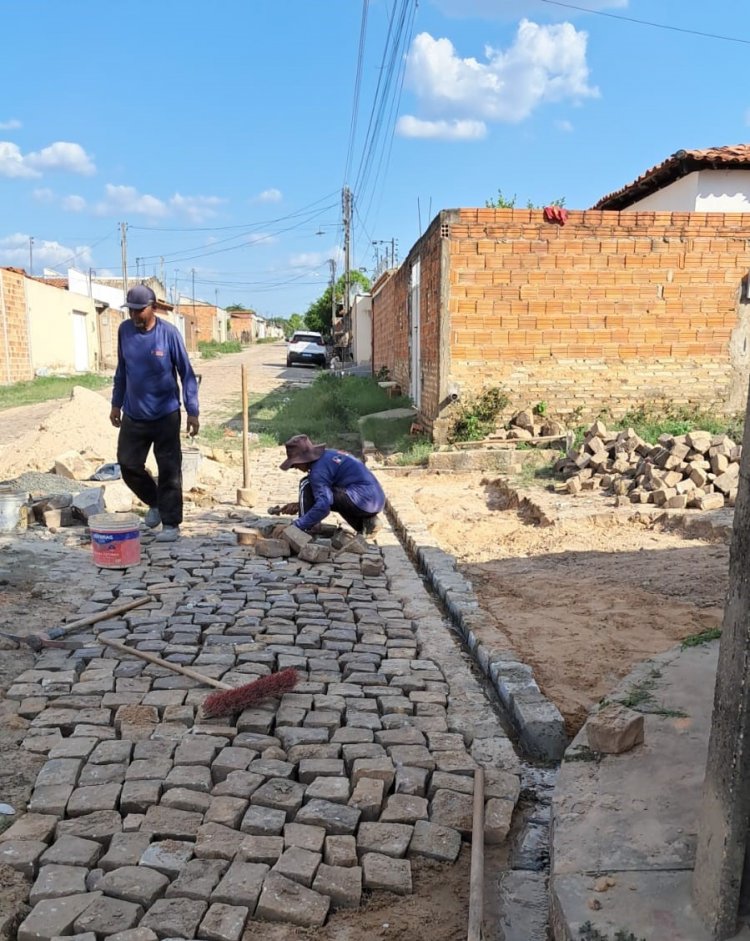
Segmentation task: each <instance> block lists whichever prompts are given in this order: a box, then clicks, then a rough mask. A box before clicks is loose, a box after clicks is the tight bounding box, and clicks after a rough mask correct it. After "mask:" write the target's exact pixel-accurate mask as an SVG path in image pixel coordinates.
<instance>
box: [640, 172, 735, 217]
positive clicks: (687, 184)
mask: <svg viewBox="0 0 750 941" xmlns="http://www.w3.org/2000/svg"><path fill="white" fill-rule="evenodd" d="M643 211H651V212H750V170H701V171H699V172H695V173H689V174H688V175H687V176H684V177H682V178H681V179H679V180H675V181H674V183H670V184H669V186H665V187H663V188H662V189H660V190H657V191H656V192H655V193H651V194H650V195H649V196H646V197H645V198H644V199H640V200H638V202H635V203H632V204H631V205H630V206H627V207H626V208H625V209H624V210H623V212H643Z"/></svg>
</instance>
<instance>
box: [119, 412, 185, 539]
mask: <svg viewBox="0 0 750 941" xmlns="http://www.w3.org/2000/svg"><path fill="white" fill-rule="evenodd" d="M152 445H153V448H154V457H155V458H156V466H157V467H158V469H159V481H158V484H157V482H156V481H155V480H154V478H153V477H152V476H151V474H149V472H148V471H147V470H146V457H147V456H148V451H149V448H150V447H151V446H152ZM117 463H118V464H119V465H120V471H121V473H122V479H123V480H124V481H125V483H126V484H127V485H128V487H130V489H131V490H132V491H133V493H134V494H135V495H136V496H137V497H138V499H139V500H142V501H143V502H144V503H145V504H146V505H147V506H155V507H158V509H159V515H160V516H161V521H162V523H163V524H164V525H165V526H179V525H180V523H181V522H182V448H181V447H180V410H179V409H177V411H174V412H172V413H171V414H169V415H166V416H165V417H164V418H157V419H156V420H155V421H135V420H134V419H132V418H128V416H127V415H123V416H122V425H121V426H120V435H119V438H118V439H117Z"/></svg>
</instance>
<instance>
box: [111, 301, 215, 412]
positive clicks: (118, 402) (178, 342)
mask: <svg viewBox="0 0 750 941" xmlns="http://www.w3.org/2000/svg"><path fill="white" fill-rule="evenodd" d="M178 375H179V377H180V382H181V383H182V395H183V398H184V400H185V410H186V411H187V413H188V415H190V416H192V417H194V418H197V417H198V380H197V379H196V378H195V373H194V372H193V367H192V366H191V365H190V360H189V359H188V355H187V350H186V349H185V344H184V343H183V341H182V337H181V336H180V332H179V330H178V329H177V328H176V327H173V326H172V324H171V323H167V322H166V321H164V320H160V319H159V318H158V317H157V318H156V325H155V326H154V328H153V329H152V330H146V331H141V330H138V329H137V328H136V326H135V324H134V323H133V321H132V320H124V321H123V322H122V323H121V324H120V329H119V330H118V331H117V370H116V372H115V380H114V387H113V389H112V405H113V406H114V407H115V408H121V409H122V410H123V411H124V412H125V414H126V415H127V416H128V418H133V419H135V420H136V421H154V420H155V419H157V418H164V417H165V416H166V415H169V414H171V413H172V412H174V411H176V410H177V409H178V408H179V407H180V389H179V386H178V385H177V376H178Z"/></svg>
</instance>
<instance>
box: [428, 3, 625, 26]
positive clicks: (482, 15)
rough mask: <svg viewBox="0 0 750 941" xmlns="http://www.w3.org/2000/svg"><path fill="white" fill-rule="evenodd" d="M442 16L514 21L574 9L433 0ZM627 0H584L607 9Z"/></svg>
mask: <svg viewBox="0 0 750 941" xmlns="http://www.w3.org/2000/svg"><path fill="white" fill-rule="evenodd" d="M433 2H434V3H435V6H437V7H438V8H439V9H440V10H441V11H442V12H443V13H444V14H445V15H446V16H453V17H457V18H461V19H481V20H504V21H506V22H508V21H512V20H517V19H519V18H520V17H522V16H545V17H548V18H550V17H551V18H555V16H557V17H562V16H565V17H570V16H575V15H576V13H581V12H582V11H576V10H571V9H567V8H565V7H556V6H555V5H554V4H549V3H544V2H542V0H433ZM627 5H628V0H586V3H585V4H584V6H586V7H588V8H589V10H607V9H614V8H617V7H620V8H622V7H626V6H627Z"/></svg>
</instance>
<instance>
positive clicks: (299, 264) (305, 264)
mask: <svg viewBox="0 0 750 941" xmlns="http://www.w3.org/2000/svg"><path fill="white" fill-rule="evenodd" d="M329 258H334V259H335V260H336V265H337V267H338V268H339V269H340V268H341V265H342V264H343V261H344V252H343V250H342V249H341V248H340V247H339V246H338V245H337V246H335V247H333V248H329V249H328V251H322V252H299V253H298V254H296V255H292V256H291V257H290V258H289V267H290V268H320V266H321V265H325V264H327V263H328V259H329Z"/></svg>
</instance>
